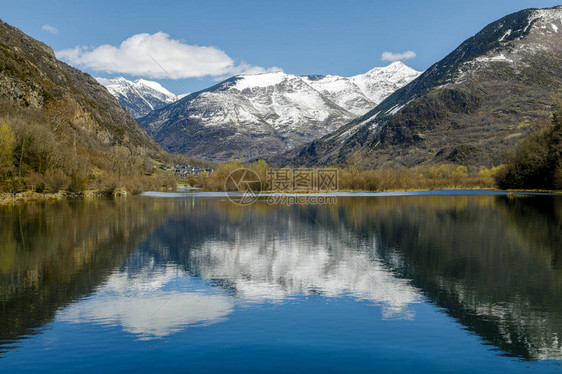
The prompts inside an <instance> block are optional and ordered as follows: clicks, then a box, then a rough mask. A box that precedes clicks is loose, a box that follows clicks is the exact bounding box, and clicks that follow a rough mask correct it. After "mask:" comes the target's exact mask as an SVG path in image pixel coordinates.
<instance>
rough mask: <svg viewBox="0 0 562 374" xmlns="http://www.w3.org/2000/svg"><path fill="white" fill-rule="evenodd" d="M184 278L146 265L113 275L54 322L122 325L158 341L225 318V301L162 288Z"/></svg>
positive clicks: (229, 308) (175, 269)
mask: <svg viewBox="0 0 562 374" xmlns="http://www.w3.org/2000/svg"><path fill="white" fill-rule="evenodd" d="M186 276H187V274H185V272H184V271H182V270H180V269H178V267H177V266H174V265H168V266H163V267H157V268H153V267H147V268H144V269H142V271H140V272H139V273H137V274H130V273H128V272H124V271H117V272H115V273H114V274H112V275H111V276H110V277H109V279H108V280H107V282H106V283H105V284H104V285H103V286H102V287H101V288H100V289H99V290H98V292H97V293H96V295H95V297H92V298H89V299H87V300H84V301H82V302H80V303H76V304H73V305H71V306H70V307H68V308H66V309H65V310H63V311H62V312H61V313H60V314H59V316H58V318H60V320H61V321H65V322H72V323H84V322H93V323H97V324H104V325H114V326H115V325H117V326H121V327H122V329H123V330H124V331H126V332H128V333H131V334H135V335H137V336H138V337H139V338H141V339H152V338H161V337H164V336H167V335H170V334H173V333H175V332H178V331H181V330H183V329H184V328H186V327H188V326H206V325H209V324H213V323H217V322H220V321H222V320H224V318H225V316H226V315H228V314H229V313H230V312H231V311H232V308H233V302H232V300H231V298H230V297H228V296H226V295H213V294H208V293H204V292H193V291H191V292H190V291H189V290H188V291H185V290H181V291H180V290H177V289H176V290H174V289H172V290H167V289H166V286H167V285H168V284H170V283H171V282H174V281H176V280H177V279H178V278H179V279H181V278H185V277H186Z"/></svg>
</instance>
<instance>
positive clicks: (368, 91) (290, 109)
mask: <svg viewBox="0 0 562 374" xmlns="http://www.w3.org/2000/svg"><path fill="white" fill-rule="evenodd" d="M419 74H421V73H419V72H417V71H415V70H413V69H411V68H409V67H408V66H406V65H404V64H402V63H394V64H391V65H389V66H387V67H383V68H375V69H373V70H371V71H369V72H367V73H365V74H360V75H356V76H353V77H341V76H337V75H304V76H301V75H295V74H287V73H283V72H274V73H263V74H255V75H237V76H234V77H232V78H229V79H227V80H225V81H223V82H220V83H218V84H217V85H215V86H213V87H211V88H208V89H206V90H203V91H200V92H197V93H194V94H192V95H190V96H188V97H186V98H185V99H183V100H181V102H177V103H174V104H171V105H169V106H167V107H166V108H165V109H162V110H155V111H153V112H152V113H150V114H149V115H147V116H146V117H144V118H142V119H141V120H140V121H139V124H140V125H141V126H143V127H144V128H145V129H146V130H147V131H148V132H149V134H151V135H152V136H153V137H154V139H155V140H156V141H158V142H159V143H160V144H161V145H162V146H164V147H165V148H166V149H167V150H169V151H172V152H179V153H184V154H187V155H189V156H193V157H200V158H205V159H214V160H228V159H230V158H231V157H236V158H238V157H243V158H254V157H263V156H264V155H265V154H266V153H274V152H282V151H286V150H288V149H292V148H294V147H296V146H299V145H301V144H303V143H305V142H307V141H310V140H312V139H316V138H318V137H321V136H323V135H325V134H327V133H329V132H330V131H333V130H335V129H337V128H338V127H340V126H342V125H343V124H345V123H347V122H349V121H350V120H352V119H353V118H355V117H357V116H360V115H362V114H364V113H366V112H367V111H369V110H370V109H372V108H374V107H375V106H376V105H377V104H378V103H380V102H381V101H382V100H383V99H384V98H386V97H387V96H388V95H390V94H392V93H393V92H394V91H396V90H397V89H398V88H400V87H402V86H404V85H406V84H407V83H409V82H410V81H411V80H413V79H415V78H417V77H418V76H419Z"/></svg>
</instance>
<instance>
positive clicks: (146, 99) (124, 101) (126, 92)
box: [96, 77, 184, 118]
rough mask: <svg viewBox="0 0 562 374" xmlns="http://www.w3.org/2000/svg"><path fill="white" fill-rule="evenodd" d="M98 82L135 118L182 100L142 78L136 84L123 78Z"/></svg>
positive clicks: (101, 79)
mask: <svg viewBox="0 0 562 374" xmlns="http://www.w3.org/2000/svg"><path fill="white" fill-rule="evenodd" d="M96 80H97V81H98V82H99V83H100V84H102V85H103V86H105V87H106V88H107V90H108V91H109V92H110V93H111V94H112V95H113V96H115V98H117V100H118V101H119V103H120V104H121V105H122V106H123V107H124V108H125V109H127V111H128V112H129V113H131V115H132V116H133V117H134V118H140V117H143V116H145V115H146V114H148V113H149V112H151V111H153V110H155V109H160V108H162V107H164V106H166V105H168V104H171V103H173V102H175V101H177V100H179V99H180V96H177V95H174V94H173V93H171V92H170V91H168V90H167V89H165V88H164V87H162V85H160V83H158V82H154V81H149V80H146V79H142V78H140V79H137V80H135V81H134V82H132V81H130V80H128V79H125V78H123V77H116V78H111V79H108V78H96ZM183 96H184V95H182V96H181V97H183Z"/></svg>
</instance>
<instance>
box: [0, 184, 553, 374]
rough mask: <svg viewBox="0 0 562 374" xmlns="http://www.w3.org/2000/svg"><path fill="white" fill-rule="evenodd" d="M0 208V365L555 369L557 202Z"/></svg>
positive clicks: (442, 198) (142, 200) (156, 200)
mask: <svg viewBox="0 0 562 374" xmlns="http://www.w3.org/2000/svg"><path fill="white" fill-rule="evenodd" d="M336 198H337V201H336V203H330V204H325V205H319V204H317V205H311V204H299V205H296V204H295V205H286V204H285V205H272V204H270V203H268V200H267V197H261V198H260V199H258V201H256V202H255V203H253V204H250V205H248V206H239V205H236V204H234V203H232V202H231V201H229V199H228V198H226V197H225V196H224V195H222V194H205V193H199V192H189V191H187V192H177V193H169V194H166V193H153V194H147V195H144V196H134V197H127V198H119V199H115V200H110V199H108V200H103V199H92V200H87V199H85V200H64V201H58V202H42V203H28V204H24V205H17V206H3V207H0V221H1V225H0V315H1V319H0V371H2V372H52V371H57V372H77V371H79V372H123V371H127V372H153V371H181V372H190V373H223V372H229V373H252V372H255V373H258V372H279V373H286V372H303V373H309V372H322V373H339V372H354V373H359V372H369V373H372V372H412V371H417V372H420V371H430V372H465V373H473V372H490V371H499V370H503V371H506V372H528V371H532V372H550V371H553V370H554V371H556V370H561V369H562V365H561V363H562V196H561V195H537V196H532V195H513V194H509V195H506V194H502V193H495V192H482V191H481V192H468V191H464V192H462V191H461V192H459V191H457V192H451V193H447V192H445V193H443V192H437V193H408V194H400V193H393V194H367V193H364V194H339V195H337V196H336Z"/></svg>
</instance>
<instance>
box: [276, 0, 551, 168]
mask: <svg viewBox="0 0 562 374" xmlns="http://www.w3.org/2000/svg"><path fill="white" fill-rule="evenodd" d="M561 87H562V6H557V7H553V8H547V9H525V10H522V11H519V12H516V13H513V14H509V15H507V16H505V17H503V18H501V19H499V20H497V21H495V22H492V23H491V24H489V25H488V26H486V27H484V28H483V29H482V30H481V31H480V32H478V33H477V34H476V35H474V36H472V37H470V38H469V39H467V40H466V41H464V42H463V43H462V44H461V45H459V46H458V47H457V48H456V49H455V50H454V51H452V52H451V53H450V54H449V55H448V56H446V57H445V58H444V59H443V60H441V61H439V62H437V63H435V64H434V65H433V66H431V67H429V69H427V70H426V71H425V72H424V73H423V74H422V75H421V76H420V77H419V78H417V79H415V80H414V81H412V82H411V83H409V84H407V85H406V86H404V87H403V88H401V89H399V90H397V91H396V92H394V93H393V94H392V95H390V96H389V97H388V98H386V99H385V100H383V101H382V102H381V103H380V104H379V105H377V106H376V107H375V108H374V109H372V110H371V111H370V112H368V113H366V114H365V115H364V116H363V117H359V118H356V119H355V120H353V121H352V122H350V123H348V124H346V125H344V126H341V127H340V128H338V129H337V130H336V131H334V132H333V133H331V134H329V135H326V136H325V137H323V138H322V139H317V140H315V141H313V142H311V143H310V144H308V145H306V146H304V147H302V148H297V149H295V150H293V151H290V152H289V153H288V154H287V155H285V156H284V157H282V158H281V157H280V158H279V159H276V160H275V161H276V162H278V163H280V164H285V163H292V164H294V165H299V166H300V165H322V164H324V165H331V164H334V163H345V162H346V160H347V158H348V157H349V156H350V155H352V154H353V155H355V156H359V157H360V158H361V159H362V163H363V166H364V167H374V168H378V167H397V166H409V167H411V166H414V165H418V164H421V163H426V164H428V163H443V162H453V163H459V164H463V165H465V166H470V167H475V168H476V167H481V166H483V165H484V166H487V167H489V166H495V165H498V164H500V163H502V162H503V158H502V157H503V155H504V153H505V151H506V150H508V149H510V148H512V147H513V146H515V145H516V144H518V143H519V142H520V141H521V140H522V139H525V137H526V136H527V135H528V134H529V133H531V132H532V131H533V130H534V129H535V128H536V126H537V124H538V123H541V121H543V122H547V123H548V122H549V121H550V117H551V114H552V112H553V111H554V109H555V108H556V107H557V106H558V105H559V103H560V100H561V98H562V90H561V89H560V88H561Z"/></svg>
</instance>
